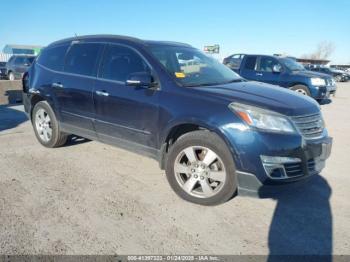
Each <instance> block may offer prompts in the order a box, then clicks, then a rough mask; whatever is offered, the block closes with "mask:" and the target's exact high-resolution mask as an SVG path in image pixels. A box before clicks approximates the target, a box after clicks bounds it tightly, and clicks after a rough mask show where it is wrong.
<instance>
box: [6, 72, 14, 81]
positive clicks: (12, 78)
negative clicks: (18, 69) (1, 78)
mask: <svg viewBox="0 0 350 262" xmlns="http://www.w3.org/2000/svg"><path fill="white" fill-rule="evenodd" d="M8 78H9V80H10V81H13V80H15V75H14V73H12V72H9V73H8Z"/></svg>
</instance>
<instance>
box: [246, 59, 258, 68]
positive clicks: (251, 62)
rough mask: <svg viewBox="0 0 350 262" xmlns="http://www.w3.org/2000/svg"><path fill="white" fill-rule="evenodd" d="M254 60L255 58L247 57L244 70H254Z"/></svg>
mask: <svg viewBox="0 0 350 262" xmlns="http://www.w3.org/2000/svg"><path fill="white" fill-rule="evenodd" d="M256 58H257V57H256V56H249V57H247V59H246V60H245V65H244V68H245V69H248V70H255V65H256Z"/></svg>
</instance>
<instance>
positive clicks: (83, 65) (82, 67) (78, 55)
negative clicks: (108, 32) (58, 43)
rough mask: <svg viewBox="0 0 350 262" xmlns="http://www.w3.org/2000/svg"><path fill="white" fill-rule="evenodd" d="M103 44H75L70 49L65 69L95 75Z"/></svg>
mask: <svg viewBox="0 0 350 262" xmlns="http://www.w3.org/2000/svg"><path fill="white" fill-rule="evenodd" d="M101 48H102V45H101V44H74V45H73V46H72V47H71V48H70V49H69V51H68V54H67V56H66V63H65V66H64V71H65V72H68V73H74V74H79V75H87V76H93V74H94V71H95V68H96V64H97V58H98V55H99V52H100V50H101Z"/></svg>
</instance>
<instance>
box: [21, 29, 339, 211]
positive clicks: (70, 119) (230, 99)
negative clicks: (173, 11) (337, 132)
mask: <svg viewBox="0 0 350 262" xmlns="http://www.w3.org/2000/svg"><path fill="white" fill-rule="evenodd" d="M238 72H239V73H240V74H241V75H242V76H243V77H244V78H243V77H241V76H240V75H238V74H237V73H235V72H234V71H232V70H230V69H229V68H228V67H226V66H224V65H223V64H222V63H219V62H218V61H217V60H216V59H214V58H211V57H208V56H207V55H205V54H204V53H202V52H201V51H199V50H198V49H195V48H194V47H192V46H190V45H187V44H181V43H176V42H168V41H167V42H162V41H144V40H140V39H136V38H131V37H123V36H110V35H109V36H106V35H96V36H79V37H74V38H68V39H64V40H60V41H57V42H54V43H52V44H50V45H49V46H48V47H46V48H45V49H44V50H42V52H41V54H40V55H39V57H38V58H37V59H36V60H35V61H34V63H33V65H32V66H31V67H30V68H29V71H28V72H27V73H26V74H25V75H24V77H23V93H24V94H23V100H24V107H25V111H26V113H27V115H28V117H29V119H31V123H32V124H33V129H34V132H35V135H36V137H37V139H38V141H39V142H40V143H41V144H42V145H43V146H45V147H59V146H62V145H64V144H65V142H66V141H67V138H68V136H69V134H75V135H78V136H82V137H86V138H88V139H93V140H99V141H101V142H104V143H108V144H112V145H116V146H118V147H122V148H124V149H128V150H131V151H134V152H137V153H140V154H145V155H147V156H150V157H153V158H155V159H156V160H157V161H158V162H159V165H160V167H161V168H162V169H165V173H166V176H167V179H168V181H169V184H170V185H171V187H172V188H173V190H174V191H175V192H176V193H177V194H178V195H179V196H180V197H182V198H183V199H186V200H188V201H191V202H194V203H197V204H202V205H216V204H219V203H222V202H225V201H227V200H228V199H230V198H232V197H233V196H234V195H235V194H236V193H237V192H238V193H239V194H243V193H244V194H254V195H260V194H262V193H263V192H265V190H271V188H272V190H273V188H276V187H278V185H284V186H288V185H289V184H291V182H296V181H299V180H303V179H306V178H308V177H310V176H312V175H314V174H317V173H319V172H320V171H321V170H322V169H323V168H324V166H325V161H326V159H327V158H328V157H329V155H330V151H331V146H332V138H331V137H329V136H328V133H327V129H326V127H325V124H324V121H323V117H322V113H321V111H320V106H319V104H318V103H317V102H316V101H315V100H313V99H311V98H309V97H307V96H302V95H300V94H297V93H295V92H294V91H291V90H288V89H287V88H280V87H276V85H270V84H266V83H259V82H256V81H249V79H252V80H256V79H259V80H263V81H265V82H268V83H274V84H276V83H278V84H283V85H284V86H285V87H295V89H296V90H304V91H305V92H306V93H310V94H311V95H313V96H314V97H315V98H322V97H327V96H328V95H329V93H330V92H331V91H332V90H333V88H334V83H333V81H332V78H331V77H330V76H328V75H323V74H319V73H316V72H308V71H304V69H302V68H299V65H298V64H295V63H294V62H293V61H290V60H288V59H282V58H275V57H269V56H244V58H243V59H242V60H241V65H240V67H239V69H238ZM275 78H276V79H275ZM285 78H286V79H288V80H285ZM247 79H248V80H247ZM140 175H141V174H140ZM131 190H132V189H131Z"/></svg>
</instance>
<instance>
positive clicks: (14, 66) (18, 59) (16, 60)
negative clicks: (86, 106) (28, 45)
mask: <svg viewBox="0 0 350 262" xmlns="http://www.w3.org/2000/svg"><path fill="white" fill-rule="evenodd" d="M34 59H35V56H29V55H13V56H11V58H10V59H9V61H8V62H7V63H6V72H5V73H6V75H7V78H8V79H9V80H15V79H22V76H23V74H24V73H25V72H26V71H27V70H28V68H29V67H30V66H31V64H32V63H33V61H34Z"/></svg>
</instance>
